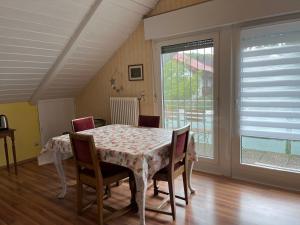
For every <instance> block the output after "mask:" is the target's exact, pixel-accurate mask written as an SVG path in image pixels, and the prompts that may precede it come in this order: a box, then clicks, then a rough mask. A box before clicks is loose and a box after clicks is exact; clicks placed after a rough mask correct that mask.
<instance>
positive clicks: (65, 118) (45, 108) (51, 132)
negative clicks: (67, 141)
mask: <svg viewBox="0 0 300 225" xmlns="http://www.w3.org/2000/svg"><path fill="white" fill-rule="evenodd" d="M38 111H39V120H40V131H41V143H42V146H44V145H45V144H46V143H47V141H48V140H49V138H52V137H55V136H59V135H62V133H63V132H65V131H71V130H72V127H71V120H72V119H74V118H75V107H74V99H72V98H64V99H51V100H41V101H39V102H38Z"/></svg>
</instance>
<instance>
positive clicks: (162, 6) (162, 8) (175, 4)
mask: <svg viewBox="0 0 300 225" xmlns="http://www.w3.org/2000/svg"><path fill="white" fill-rule="evenodd" d="M207 1H211V0H160V1H159V2H158V3H157V5H156V6H155V8H154V9H153V10H152V11H151V12H150V13H149V14H148V16H155V15H158V14H162V13H166V12H169V11H172V10H176V9H180V8H184V7H188V6H191V5H195V4H199V3H203V2H207Z"/></svg>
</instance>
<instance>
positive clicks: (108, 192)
mask: <svg viewBox="0 0 300 225" xmlns="http://www.w3.org/2000/svg"><path fill="white" fill-rule="evenodd" d="M105 195H106V196H107V197H108V198H110V197H111V187H110V185H106V187H105Z"/></svg>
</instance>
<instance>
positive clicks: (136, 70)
mask: <svg viewBox="0 0 300 225" xmlns="http://www.w3.org/2000/svg"><path fill="white" fill-rule="evenodd" d="M128 80H130V81H138V80H144V69H143V64H137V65H129V66H128Z"/></svg>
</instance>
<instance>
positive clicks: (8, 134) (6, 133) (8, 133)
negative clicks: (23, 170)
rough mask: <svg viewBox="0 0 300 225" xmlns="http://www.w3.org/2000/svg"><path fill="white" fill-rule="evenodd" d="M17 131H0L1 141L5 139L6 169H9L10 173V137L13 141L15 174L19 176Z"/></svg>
mask: <svg viewBox="0 0 300 225" xmlns="http://www.w3.org/2000/svg"><path fill="white" fill-rule="evenodd" d="M15 131H16V130H15V129H7V130H0V139H2V138H3V139H4V151H5V158H6V168H7V170H8V171H10V167H9V156H8V147H7V137H10V139H11V144H12V153H13V160H14V167H15V174H16V175H17V174H18V169H17V160H16V147H15Z"/></svg>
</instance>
